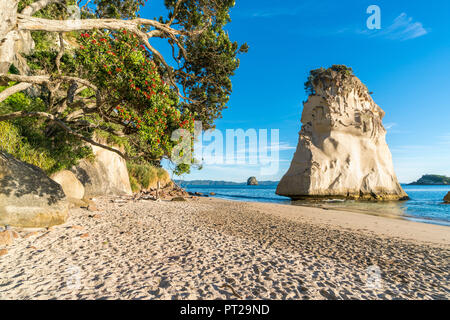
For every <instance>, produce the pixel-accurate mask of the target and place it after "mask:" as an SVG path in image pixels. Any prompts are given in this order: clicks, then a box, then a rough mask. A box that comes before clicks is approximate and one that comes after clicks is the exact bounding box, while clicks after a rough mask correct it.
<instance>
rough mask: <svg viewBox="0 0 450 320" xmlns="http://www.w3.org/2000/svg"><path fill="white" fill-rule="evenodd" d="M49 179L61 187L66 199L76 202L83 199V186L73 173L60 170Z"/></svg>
mask: <svg viewBox="0 0 450 320" xmlns="http://www.w3.org/2000/svg"><path fill="white" fill-rule="evenodd" d="M50 178H51V179H52V180H53V181H55V182H57V183H59V184H60V185H61V187H62V189H63V191H64V193H65V194H66V197H68V198H72V199H77V200H81V199H83V198H84V186H83V184H82V183H81V182H80V180H78V179H77V177H76V176H75V174H74V173H73V172H71V171H69V170H62V171H59V172H57V173H55V174H53V175H51V176H50Z"/></svg>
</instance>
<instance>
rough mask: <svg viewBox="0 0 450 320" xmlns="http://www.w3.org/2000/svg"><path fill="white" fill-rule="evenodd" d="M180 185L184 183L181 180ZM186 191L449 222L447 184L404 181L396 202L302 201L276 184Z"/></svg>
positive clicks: (431, 221)
mask: <svg viewBox="0 0 450 320" xmlns="http://www.w3.org/2000/svg"><path fill="white" fill-rule="evenodd" d="M181 185H182V186H183V184H181ZM183 187H185V188H186V190H187V191H191V192H201V193H203V194H209V193H211V192H214V193H215V194H216V195H215V196H214V197H217V198H223V199H229V200H237V201H255V202H274V203H283V204H293V205H305V206H320V207H326V208H335V209H339V210H346V211H352V212H360V213H365V214H372V215H382V216H388V217H391V218H403V219H408V220H413V221H419V222H425V223H432V224H438V225H444V226H450V205H449V204H443V201H442V200H443V198H444V196H445V195H446V194H447V192H449V191H450V186H410V185H403V189H404V190H405V191H406V193H408V195H409V197H410V198H411V200H408V201H399V202H361V201H342V200H328V201H322V202H319V203H311V202H304V201H295V202H291V200H290V199H289V198H286V197H281V196H278V195H276V194H275V190H276V187H277V186H276V185H270V186H246V185H237V186H189V185H187V186H183Z"/></svg>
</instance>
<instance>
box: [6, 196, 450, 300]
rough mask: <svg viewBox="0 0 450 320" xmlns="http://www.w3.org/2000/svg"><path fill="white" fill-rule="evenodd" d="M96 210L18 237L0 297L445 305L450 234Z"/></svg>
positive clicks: (431, 229)
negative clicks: (437, 301) (423, 301)
mask: <svg viewBox="0 0 450 320" xmlns="http://www.w3.org/2000/svg"><path fill="white" fill-rule="evenodd" d="M96 206H97V208H98V210H99V211H96V212H91V211H88V210H84V209H74V210H71V216H70V218H69V220H68V222H67V223H66V224H64V225H61V226H56V227H53V228H50V230H31V231H30V230H16V231H18V234H19V238H17V239H15V241H14V243H13V244H12V245H11V246H9V247H7V250H8V252H7V253H6V254H5V255H3V256H0V270H1V271H0V298H1V299H449V298H450V286H449V261H450V259H449V258H450V228H449V227H444V226H437V225H430V224H423V223H418V222H412V221H406V220H401V219H390V218H386V217H379V216H372V215H366V214H360V213H352V212H339V211H336V210H325V209H320V208H308V207H300V206H289V205H280V204H266V203H245V202H234V201H226V200H220V199H213V198H194V199H188V201H186V202H169V201H161V202H155V201H149V200H142V201H134V202H133V201H124V200H120V199H114V198H101V199H96ZM0 249H2V248H0Z"/></svg>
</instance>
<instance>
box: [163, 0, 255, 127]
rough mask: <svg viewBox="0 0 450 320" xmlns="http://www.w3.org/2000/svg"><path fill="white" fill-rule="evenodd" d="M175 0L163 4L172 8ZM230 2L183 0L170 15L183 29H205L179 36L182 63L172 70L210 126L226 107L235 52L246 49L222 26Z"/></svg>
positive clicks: (200, 117) (199, 116)
mask: <svg viewBox="0 0 450 320" xmlns="http://www.w3.org/2000/svg"><path fill="white" fill-rule="evenodd" d="M176 2H177V1H176V0H166V1H165V4H166V7H167V8H168V9H169V10H173V8H174V6H175V4H176ZM234 4H235V2H234V0H221V1H219V0H187V1H183V2H182V4H181V5H180V8H179V10H178V12H177V14H176V16H175V18H174V21H175V23H176V24H178V25H180V26H182V27H184V28H185V29H186V30H198V29H206V30H205V31H204V32H203V33H201V34H200V35H198V36H194V37H187V38H185V39H183V40H182V43H183V47H184V49H185V51H186V57H184V56H183V55H179V56H178V57H176V58H177V59H178V58H179V61H180V65H182V66H183V67H182V68H180V69H177V70H175V75H176V79H177V82H178V84H179V85H180V86H182V87H183V89H184V92H185V93H186V94H187V95H188V96H189V98H191V99H194V100H196V101H197V102H192V103H190V106H189V107H190V108H191V109H192V110H193V111H195V112H196V113H197V117H196V119H197V120H200V121H202V123H203V127H204V128H205V129H208V128H211V127H214V121H215V120H216V119H217V118H220V117H221V115H222V110H223V109H225V108H226V104H227V103H228V101H229V97H230V94H231V92H232V85H231V76H233V75H234V73H235V70H236V69H237V68H238V67H239V64H240V61H239V59H237V56H238V55H239V54H241V53H245V52H247V51H248V46H247V44H243V45H242V46H239V45H238V43H237V42H232V41H231V40H230V38H229V36H228V33H227V32H226V31H225V30H224V27H225V26H226V24H227V23H229V22H231V19H230V15H229V10H230V9H231V8H232V7H233V6H234ZM169 18H172V16H171V15H169ZM161 20H163V19H162V18H161ZM210 22H211V24H209V23H210ZM208 25H209V26H208Z"/></svg>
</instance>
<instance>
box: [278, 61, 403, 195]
mask: <svg viewBox="0 0 450 320" xmlns="http://www.w3.org/2000/svg"><path fill="white" fill-rule="evenodd" d="M306 85H307V87H308V88H309V89H310V90H311V95H310V96H309V98H308V100H307V101H306V102H305V103H304V107H303V114H302V119H301V122H302V128H301V131H300V134H299V135H300V136H299V141H298V146H297V151H296V152H295V154H294V158H293V160H292V163H291V166H290V168H289V170H288V171H287V173H286V174H285V175H284V177H283V178H282V179H281V181H280V183H279V185H278V187H277V191H276V192H277V194H279V195H282V196H287V197H290V198H292V199H294V200H298V199H310V198H319V199H321V198H347V199H359V200H402V199H407V197H408V196H407V194H406V193H405V192H404V191H403V189H402V187H401V186H400V184H399V183H398V181H397V177H396V175H395V173H394V167H393V164H392V156H391V153H390V151H389V148H388V146H387V144H386V139H385V136H386V130H385V129H384V127H383V124H382V119H383V117H384V114H385V113H384V111H383V110H382V109H381V108H380V107H379V106H378V105H377V104H376V103H375V102H374V101H373V100H372V97H371V96H370V94H369V92H368V90H367V87H366V86H365V85H364V84H362V83H361V81H360V80H359V79H358V78H357V77H355V76H354V75H353V73H352V71H351V69H348V68H346V67H344V66H333V67H332V68H329V69H326V70H325V69H318V70H314V71H312V72H311V76H310V79H309V82H307V83H306Z"/></svg>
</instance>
